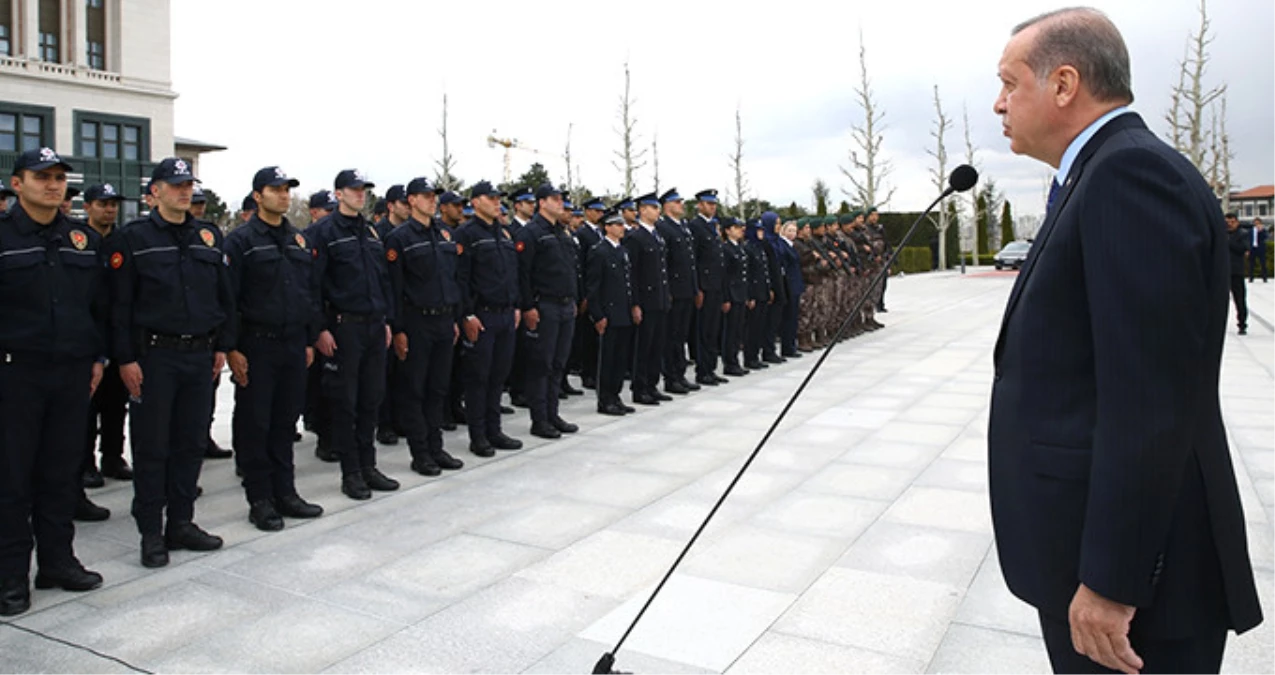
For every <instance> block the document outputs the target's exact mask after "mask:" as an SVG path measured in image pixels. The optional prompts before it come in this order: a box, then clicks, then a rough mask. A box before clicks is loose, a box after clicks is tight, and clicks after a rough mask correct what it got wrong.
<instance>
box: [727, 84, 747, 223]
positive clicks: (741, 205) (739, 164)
mask: <svg viewBox="0 0 1275 675" xmlns="http://www.w3.org/2000/svg"><path fill="white" fill-rule="evenodd" d="M730 168H731V172H732V173H734V178H735V194H734V197H735V215H737V216H739V217H740V218H744V219H747V218H748V189H749V186H748V174H747V173H745V172H744V125H743V120H742V118H741V117H740V113H739V107H738V106H736V107H735V153H734V154H732V155H731V156H730Z"/></svg>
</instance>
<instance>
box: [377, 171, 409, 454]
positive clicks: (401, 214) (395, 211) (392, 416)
mask: <svg viewBox="0 0 1275 675" xmlns="http://www.w3.org/2000/svg"><path fill="white" fill-rule="evenodd" d="M385 205H386V208H387V209H389V211H388V212H387V213H386V214H385V217H384V218H382V219H380V220H378V221H376V223H375V225H374V227H376V233H377V234H378V235H379V236H380V237H381V241H382V242H385V240H386V239H388V238H389V236H390V233H391V232H393V231H394V229H395V228H397V227H398V226H399V225H402V224H403V223H405V222H407V219H408V218H409V217H411V215H412V212H411V207H409V206H408V204H407V189H406V188H405V187H404V186H403V185H391V186H390V189H388V190H386V191H385ZM400 380H401V374H400V372H399V368H398V359H396V358H392V356H390V355H387V357H386V359H385V396H384V397H382V399H381V408H380V412H379V413H378V415H377V425H376V442H377V443H381V444H384V445H398V437H399V436H400V435H401V434H399V432H400V431H401V430H402V429H403V425H402V424H401V420H400V418H399V414H398V408H397V406H396V404H395V401H394V397H395V395H396V394H397V392H398V391H400V390H402V389H403V388H404V387H405V386H406V385H405V384H404V383H403V382H401V381H400Z"/></svg>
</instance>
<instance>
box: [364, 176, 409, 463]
mask: <svg viewBox="0 0 1275 675" xmlns="http://www.w3.org/2000/svg"><path fill="white" fill-rule="evenodd" d="M383 201H384V202H385V213H384V215H383V217H382V218H380V219H379V220H377V221H376V222H375V223H373V226H374V227H375V228H376V232H377V234H379V235H381V241H385V238H386V237H388V236H390V232H392V231H394V228H396V227H398V226H399V225H402V224H403V223H405V222H407V218H408V216H410V215H411V209H410V208H409V207H408V205H407V188H406V187H405V186H403V185H401V184H398V185H391V186H390V189H388V190H386V191H385V199H384V200H383ZM378 206H379V202H378ZM391 445H393V444H392V443H391Z"/></svg>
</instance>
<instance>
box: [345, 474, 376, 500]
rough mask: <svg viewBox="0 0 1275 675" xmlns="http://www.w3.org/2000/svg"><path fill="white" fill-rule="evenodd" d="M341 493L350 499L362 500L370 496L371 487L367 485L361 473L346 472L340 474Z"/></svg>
mask: <svg viewBox="0 0 1275 675" xmlns="http://www.w3.org/2000/svg"><path fill="white" fill-rule="evenodd" d="M341 494H343V495H345V496H346V497H349V498H350V499H357V500H358V501H363V500H364V499H371V498H372V489H371V488H369V487H368V486H367V481H365V480H363V474H361V473H347V474H345V475H344V476H341Z"/></svg>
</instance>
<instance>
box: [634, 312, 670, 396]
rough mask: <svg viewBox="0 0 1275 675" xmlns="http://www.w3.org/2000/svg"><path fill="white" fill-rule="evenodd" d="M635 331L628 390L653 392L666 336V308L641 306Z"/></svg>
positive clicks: (639, 392)
mask: <svg viewBox="0 0 1275 675" xmlns="http://www.w3.org/2000/svg"><path fill="white" fill-rule="evenodd" d="M636 332H637V345H636V346H635V349H634V353H633V384H632V386H631V388H630V390H631V391H632V392H633V393H635V394H645V393H649V392H654V391H655V387H656V385H658V384H659V383H660V361H661V359H662V358H663V356H664V341H665V340H666V339H667V338H668V310H667V309H649V310H648V309H647V308H645V307H643V308H642V323H641V324H639V325H638V327H637V331H636Z"/></svg>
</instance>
